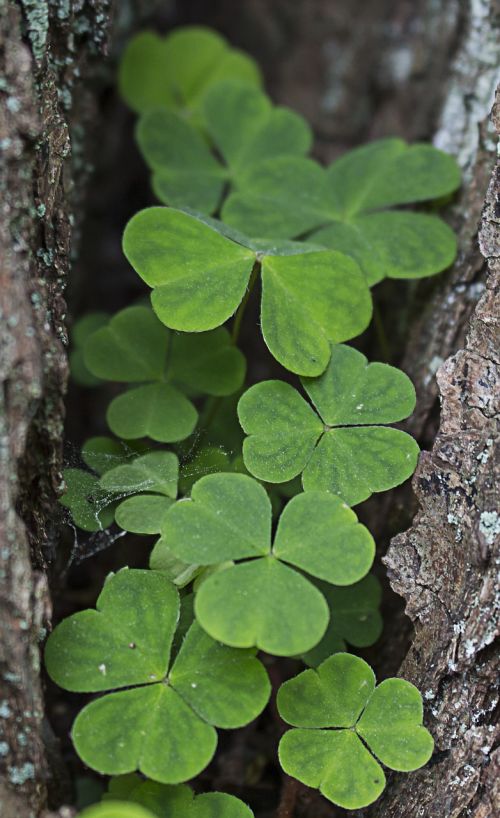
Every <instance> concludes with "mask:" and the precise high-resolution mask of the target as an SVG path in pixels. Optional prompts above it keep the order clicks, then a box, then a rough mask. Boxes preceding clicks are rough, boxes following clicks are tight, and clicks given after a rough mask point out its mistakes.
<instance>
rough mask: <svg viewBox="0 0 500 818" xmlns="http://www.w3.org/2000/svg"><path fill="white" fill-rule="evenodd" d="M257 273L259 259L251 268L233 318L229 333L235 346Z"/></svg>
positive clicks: (258, 270)
mask: <svg viewBox="0 0 500 818" xmlns="http://www.w3.org/2000/svg"><path fill="white" fill-rule="evenodd" d="M259 272H260V261H259V259H256V260H255V263H254V265H253V267H252V272H251V274H250V279H249V281H248V287H247V289H246V292H245V295H244V296H243V300H242V302H241V304H240V306H239V307H238V309H237V311H236V315H235V316H234V322H233V328H232V331H231V341H232V342H233V344H234V345H235V346H236V344H237V343H238V339H239V337H240V330H241V322H242V321H243V316H244V315H245V310H246V308H247V304H248V299H249V298H250V295H251V293H252V290H253V288H254V286H255V282H256V281H257V276H258V275H259Z"/></svg>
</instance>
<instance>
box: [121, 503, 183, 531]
mask: <svg viewBox="0 0 500 818" xmlns="http://www.w3.org/2000/svg"><path fill="white" fill-rule="evenodd" d="M171 505H172V500H171V499H170V498H169V497H162V496H161V495H160V494H137V495H136V496H135V497H127V499H126V500H123V502H121V503H120V505H119V506H117V508H116V511H115V520H116V523H117V525H119V526H120V528H123V530H124V531H131V532H132V533H133V534H159V533H160V531H161V529H162V525H163V521H164V519H165V515H166V514H167V511H168V510H169V508H170V506H171Z"/></svg>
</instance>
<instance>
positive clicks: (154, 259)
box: [123, 207, 255, 332]
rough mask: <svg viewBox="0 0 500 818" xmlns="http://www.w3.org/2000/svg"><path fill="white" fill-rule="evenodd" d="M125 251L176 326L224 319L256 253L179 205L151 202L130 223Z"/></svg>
mask: <svg viewBox="0 0 500 818" xmlns="http://www.w3.org/2000/svg"><path fill="white" fill-rule="evenodd" d="M123 249H124V252H125V255H126V257H127V259H128V260H129V262H130V263H131V265H132V266H133V267H134V269H135V270H136V272H137V273H138V274H139V275H140V276H141V278H142V279H143V280H144V281H145V282H146V284H148V285H149V286H150V287H154V291H153V294H152V297H151V298H152V304H153V309H154V310H155V312H156V314H157V315H158V317H159V318H160V320H161V321H162V322H163V323H164V324H166V325H167V326H169V327H171V328H172V329H178V330H182V331H184V332H202V331H203V330H209V329H213V328H214V327H217V326H219V325H220V324H222V323H224V321H226V320H227V319H228V318H229V317H230V316H231V315H232V314H233V313H234V312H235V310H236V308H237V307H238V304H239V303H240V301H241V299H242V298H243V295H244V293H245V290H246V287H247V284H248V280H249V278H250V273H251V271H252V267H253V264H254V261H255V254H254V253H253V252H252V251H250V250H249V249H248V248H245V247H242V246H241V245H238V244H235V243H234V242H231V241H228V240H227V239H226V238H224V237H223V236H221V235H220V234H219V233H217V232H216V231H215V230H212V229H211V228H209V227H207V226H206V225H204V224H203V223H202V222H200V221H199V220H197V219H194V218H192V217H191V216H188V215H187V214H186V213H182V212H181V211H179V210H173V209H171V208H162V207H150V208H148V209H146V210H142V211H140V212H139V213H137V214H136V215H135V216H133V218H132V219H131V220H130V221H129V223H128V224H127V227H126V228H125V233H124V237H123Z"/></svg>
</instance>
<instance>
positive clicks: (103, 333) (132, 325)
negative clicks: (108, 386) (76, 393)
mask: <svg viewBox="0 0 500 818" xmlns="http://www.w3.org/2000/svg"><path fill="white" fill-rule="evenodd" d="M168 343H169V337H168V331H167V330H166V329H165V327H164V326H163V324H162V323H161V321H158V319H157V318H156V316H155V315H154V313H153V312H152V311H151V310H150V309H148V308H147V307H128V308H126V309H124V310H121V311H120V312H118V313H116V315H114V316H113V318H111V320H110V322H109V324H108V325H107V326H104V327H101V329H98V330H97V331H96V332H94V333H92V335H91V336H90V337H89V338H88V339H87V341H86V343H85V347H84V350H85V351H84V355H85V364H86V366H87V368H88V369H89V370H90V372H92V374H94V375H96V376H98V377H99V378H105V379H107V380H110V381H124V382H129V383H132V382H134V381H135V382H140V381H154V380H160V379H161V378H162V377H163V371H164V366H165V358H166V355H167V349H168Z"/></svg>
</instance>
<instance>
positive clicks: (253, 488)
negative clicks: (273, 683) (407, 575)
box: [162, 474, 374, 656]
mask: <svg viewBox="0 0 500 818" xmlns="http://www.w3.org/2000/svg"><path fill="white" fill-rule="evenodd" d="M162 537H163V539H164V541H165V542H166V544H167V545H168V547H169V548H170V549H171V551H172V552H173V554H175V555H176V556H178V557H179V558H180V559H182V560H184V561H185V562H187V563H192V564H197V565H219V564H220V563H223V562H225V561H231V560H244V561H243V562H239V563H237V564H236V565H232V566H230V567H227V568H225V570H221V571H218V572H216V573H213V574H211V575H210V576H208V577H207V578H206V579H204V581H203V583H202V584H201V585H200V587H199V590H198V592H197V594H196V599H195V612H196V617H197V619H198V621H199V622H200V624H201V625H202V627H203V628H204V629H205V630H206V631H207V633H209V634H210V635H211V636H213V638H214V639H219V640H220V641H222V642H224V643H226V644H228V645H232V646H234V647H250V646H252V645H256V646H257V647H259V648H261V649H262V650H265V651H267V652H269V653H273V654H275V655H278V656H283V655H285V656H287V655H294V654H297V653H302V652H304V651H306V650H309V649H310V648H312V647H313V646H314V645H315V644H316V643H317V642H319V640H320V639H321V637H322V636H323V634H324V632H325V630H326V627H327V624H328V606H327V604H326V602H325V599H324V597H323V596H322V594H321V593H320V592H319V591H318V589H317V588H316V587H315V586H314V585H313V584H312V583H311V582H310V581H309V580H308V579H306V578H305V577H304V576H303V575H302V574H301V573H299V572H298V571H297V570H296V569H297V568H298V569H299V571H305V572H307V573H308V574H310V575H312V576H314V577H320V578H321V579H324V580H326V581H327V582H332V583H336V584H337V585H348V584H350V583H353V582H356V581H357V580H359V579H361V577H363V576H364V575H365V574H366V573H367V572H368V570H369V568H370V566H371V564H372V562H373V557H374V543H373V540H372V537H371V535H370V534H369V532H368V530H367V529H366V528H365V527H364V526H362V525H360V523H358V521H357V518H356V516H355V514H354V513H353V512H352V511H351V510H350V509H348V508H347V506H345V504H343V503H342V502H341V501H340V500H339V499H338V498H336V497H334V496H333V495H331V494H329V493H327V492H310V493H308V494H299V495H297V496H296V497H294V498H293V499H292V500H291V501H290V502H289V503H288V505H287V506H286V507H285V509H284V511H283V513H282V514H281V517H280V520H279V523H278V528H277V532H276V536H275V538H274V544H273V545H272V546H271V503H270V500H269V498H268V496H267V493H266V491H265V489H264V488H263V487H262V486H261V485H260V484H259V483H257V481H255V480H253V479H252V478H251V477H247V476H246V475H243V474H211V475H208V476H206V477H203V478H202V479H201V480H198V482H197V483H196V484H195V485H194V486H193V489H192V492H191V499H190V500H180V501H178V502H177V503H175V504H174V505H173V506H172V507H171V508H170V509H169V511H168V512H167V514H166V516H165V518H164V521H163V527H162Z"/></svg>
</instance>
